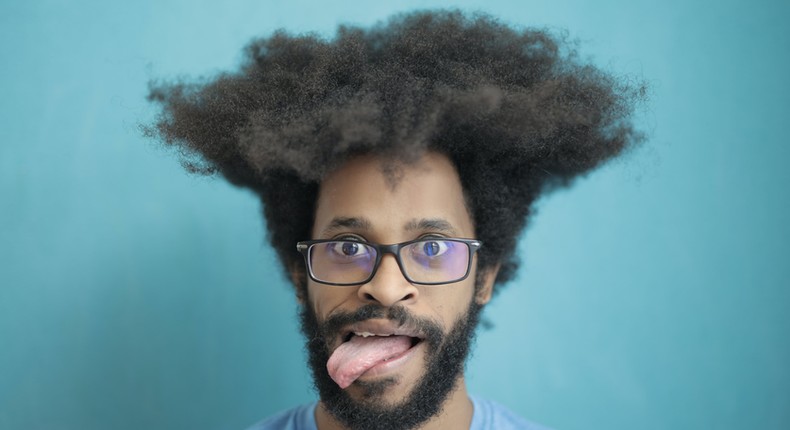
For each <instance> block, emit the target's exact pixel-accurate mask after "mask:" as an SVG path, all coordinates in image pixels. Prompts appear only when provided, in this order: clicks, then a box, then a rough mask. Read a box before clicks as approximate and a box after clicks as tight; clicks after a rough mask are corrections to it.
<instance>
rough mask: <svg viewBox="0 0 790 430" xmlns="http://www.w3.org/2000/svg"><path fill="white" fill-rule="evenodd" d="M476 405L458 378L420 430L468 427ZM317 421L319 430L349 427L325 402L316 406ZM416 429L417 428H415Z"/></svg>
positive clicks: (461, 380)
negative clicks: (440, 406)
mask: <svg viewBox="0 0 790 430" xmlns="http://www.w3.org/2000/svg"><path fill="white" fill-rule="evenodd" d="M473 413H474V407H473V406H472V401H471V400H469V395H468V394H467V392H466V383H465V382H464V378H463V376H461V377H460V378H458V381H457V382H456V384H455V388H454V389H453V391H451V392H450V395H449V396H447V399H445V401H444V403H443V404H442V408H441V410H440V411H439V413H438V414H437V415H435V416H434V417H433V418H431V419H430V420H429V421H426V422H425V423H423V424H422V425H421V426H420V427H417V429H419V430H441V429H468V428H469V426H470V425H471V424H472V414H473ZM315 421H316V425H317V426H318V430H347V427H345V426H343V425H342V424H341V423H339V422H338V421H337V420H336V419H335V417H333V416H332V414H330V413H329V411H327V410H326V408H325V407H324V404H323V402H319V403H318V407H316V408H315ZM415 430H416V429H415Z"/></svg>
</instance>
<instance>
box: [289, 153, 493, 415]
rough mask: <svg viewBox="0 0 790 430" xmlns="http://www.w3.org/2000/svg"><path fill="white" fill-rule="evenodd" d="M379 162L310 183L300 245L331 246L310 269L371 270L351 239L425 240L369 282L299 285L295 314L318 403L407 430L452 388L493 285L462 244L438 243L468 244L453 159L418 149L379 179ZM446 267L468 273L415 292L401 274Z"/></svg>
mask: <svg viewBox="0 0 790 430" xmlns="http://www.w3.org/2000/svg"><path fill="white" fill-rule="evenodd" d="M382 162H385V160H382V159H381V157H375V156H359V157H356V158H354V159H352V160H351V161H349V162H348V163H346V164H344V165H342V166H341V167H340V168H338V169H337V170H335V171H333V172H331V173H330V174H329V175H328V176H327V177H326V178H325V179H324V180H323V181H322V182H321V186H320V189H319V194H318V202H317V205H316V211H315V222H314V223H313V226H312V235H311V237H312V238H313V239H318V240H334V241H337V242H320V243H318V244H316V245H315V246H316V248H318V249H316V250H315V254H316V255H315V256H314V257H313V260H314V261H313V266H316V265H318V264H319V262H317V261H315V260H318V259H321V260H329V261H328V263H326V264H334V265H335V268H334V271H330V270H326V269H321V271H320V272H321V273H322V274H324V273H328V275H324V276H331V275H333V274H335V273H337V272H343V273H345V272H349V271H351V272H354V273H356V272H357V271H358V270H359V269H358V266H363V270H364V269H369V268H371V266H370V264H372V263H371V261H372V260H371V258H370V257H371V255H370V252H372V249H371V250H365V248H360V247H359V245H357V244H359V243H365V242H369V243H375V244H395V243H403V242H411V241H415V240H419V239H425V241H424V242H418V244H419V245H420V247H419V248H413V247H405V248H403V250H404V251H403V252H401V253H399V256H400V259H401V262H400V263H401V264H400V265H399V263H398V261H397V260H396V258H395V255H392V254H384V255H382V256H381V259H380V260H379V261H380V263H379V265H378V267H377V268H376V271H375V275H374V276H373V277H372V278H371V279H370V281H369V282H365V283H362V284H359V285H349V286H336V285H327V284H324V283H321V282H316V281H315V280H312V279H310V280H308V281H307V294H306V297H305V298H304V300H305V303H304V307H303V310H302V315H301V317H302V330H303V331H304V333H305V335H306V336H307V338H308V339H310V341H309V343H308V351H309V353H310V362H311V368H312V371H313V376H314V379H315V381H316V387H317V388H318V390H319V393H320V395H321V399H322V402H323V404H324V405H325V407H326V408H327V409H328V410H329V411H330V412H331V413H332V414H333V415H334V416H336V417H337V418H338V419H339V420H340V421H341V422H344V423H345V424H346V425H348V426H349V427H353V428H360V429H362V428H380V429H396V428H413V427H414V426H415V425H416V424H418V423H420V422H423V421H425V420H427V419H429V418H430V417H432V416H434V415H435V414H436V413H437V412H438V410H439V408H440V407H441V405H442V403H443V402H444V400H445V399H446V398H447V396H448V395H449V394H450V392H451V391H452V390H453V388H455V387H456V385H457V384H458V383H459V378H460V377H461V374H462V370H463V364H464V360H465V359H466V356H467V351H468V348H469V343H470V341H471V338H472V335H473V333H474V329H475V326H476V323H477V315H478V313H479V311H480V309H481V307H482V305H484V304H485V303H486V302H488V300H489V299H490V297H491V289H492V287H493V281H494V278H495V277H496V268H491V269H489V270H488V271H487V272H478V267H477V264H476V263H477V260H476V257H475V256H474V255H473V254H467V253H466V252H467V251H468V248H467V245H466V244H463V243H461V242H451V241H443V239H448V238H473V237H475V229H474V222H473V220H472V217H471V213H470V212H469V209H468V207H467V205H466V199H465V197H464V191H463V188H462V186H461V182H460V179H459V177H458V174H457V172H456V170H455V167H454V166H453V164H452V162H451V161H450V160H449V159H448V158H447V157H446V156H444V155H442V154H440V153H436V152H430V153H426V154H424V155H423V156H421V157H420V158H418V159H417V160H415V161H414V162H413V163H411V164H409V165H400V166H392V167H393V168H394V169H396V171H397V180H393V179H392V178H391V177H388V176H386V175H385V173H384V172H383V171H382ZM341 241H342V242H341ZM340 244H345V245H350V246H345V247H344V246H342V245H340ZM329 246H331V247H330V248H329V249H326V248H327V247H329ZM483 246H485V244H483ZM368 251H370V252H368ZM325 254H327V255H325ZM428 254H430V255H428ZM467 255H469V256H470V257H471V258H468V259H467V258H464V257H466V256H467ZM431 258H432V259H431ZM429 259H431V261H430V262H427V261H426V260H429ZM415 260H416V261H417V262H416V263H410V261H415ZM448 265H450V266H452V267H450V272H454V273H461V272H464V273H466V269H467V268H468V269H469V270H468V276H466V278H464V279H462V280H460V281H455V282H450V283H446V284H440V285H420V284H415V283H412V282H409V281H407V280H406V277H405V276H404V273H403V270H405V271H406V272H407V274H408V275H409V276H410V277H412V278H414V277H419V276H420V275H421V274H422V272H425V271H434V272H440V274H441V273H444V272H441V270H442V269H443V268H446V267H447V266H448ZM459 265H464V267H458V266H459ZM349 266H351V267H350V268H349ZM442 266H444V267H442ZM401 267H403V269H402V268H401ZM418 270H419V271H421V272H418ZM450 272H447V273H450ZM457 276H460V275H457ZM422 279H425V278H422ZM446 279H447V280H453V279H451V278H446ZM332 280H334V281H337V280H339V279H332ZM431 280H432V281H437V282H438V281H441V279H440V278H434V279H431ZM330 357H331V358H330ZM385 359H386V361H385Z"/></svg>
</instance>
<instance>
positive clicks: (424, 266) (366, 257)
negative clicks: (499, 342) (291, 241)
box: [296, 237, 481, 286]
mask: <svg viewBox="0 0 790 430" xmlns="http://www.w3.org/2000/svg"><path fill="white" fill-rule="evenodd" d="M480 246H481V243H480V241H477V240H474V239H449V238H436V237H434V238H423V239H417V240H411V241H408V242H403V243H396V244H393V245H378V244H375V243H368V242H362V241H355V240H331V239H330V240H308V241H304V242H299V243H297V244H296V249H297V250H299V252H301V253H302V255H304V261H305V264H306V265H307V272H308V274H309V275H310V279H312V280H313V281H316V282H320V283H322V284H328V285H344V286H347V285H361V284H365V283H368V282H369V281H370V280H371V279H373V277H374V276H375V275H376V270H378V268H379V264H380V263H381V257H382V255H383V254H392V255H394V256H395V260H397V262H398V266H399V267H400V270H401V273H403V276H404V277H405V278H406V280H408V281H409V282H411V283H413V284H421V285H439V284H449V283H452V282H458V281H462V280H464V279H466V277H467V276H469V269H470V267H471V263H472V255H474V253H475V251H477V250H478V249H479V248H480Z"/></svg>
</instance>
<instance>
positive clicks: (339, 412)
mask: <svg viewBox="0 0 790 430" xmlns="http://www.w3.org/2000/svg"><path fill="white" fill-rule="evenodd" d="M481 309H482V306H480V305H478V304H477V303H476V302H475V301H474V300H472V302H471V304H470V306H469V309H468V310H467V312H466V313H465V314H464V315H461V317H460V318H459V319H458V320H457V321H456V322H455V324H454V325H453V327H452V328H451V329H450V331H449V332H447V333H446V334H445V333H444V332H443V331H442V329H441V326H439V325H438V324H437V323H436V322H435V321H432V320H430V319H425V318H419V317H416V316H414V315H412V314H411V313H410V312H409V311H408V310H406V308H404V307H401V306H396V307H392V308H384V307H381V306H378V305H366V306H363V307H361V308H360V309H358V310H357V311H356V312H353V313H341V314H336V315H333V316H331V317H330V318H328V319H327V321H325V322H319V321H318V319H317V318H316V316H315V313H314V312H313V310H312V309H310V307H309V306H307V305H306V306H303V307H302V310H301V313H300V319H301V327H302V332H303V333H304V335H305V336H306V338H307V339H306V340H307V341H306V348H307V352H308V356H309V364H310V370H311V371H312V374H313V383H314V385H315V387H316V389H317V390H318V394H319V396H320V397H321V401H322V403H323V404H324V407H326V409H327V411H328V412H329V413H330V414H332V416H334V417H335V418H336V419H337V420H338V421H339V422H340V423H342V424H343V425H345V426H346V427H347V428H349V429H351V430H369V429H380V430H406V429H413V428H415V427H417V426H418V425H420V424H423V423H425V422H426V421H428V420H430V419H431V418H433V417H435V416H436V415H438V414H439V412H441V409H442V406H443V405H444V402H445V401H446V400H447V398H448V397H449V395H450V393H451V392H452V390H453V388H454V387H455V384H456V382H457V380H458V378H459V377H460V376H461V374H462V373H463V370H464V363H465V362H466V358H467V356H468V353H469V349H470V346H471V344H472V342H473V340H474V336H475V329H476V327H477V323H478V320H479V316H480V310H481ZM371 318H388V319H390V320H393V321H396V322H398V323H399V324H401V325H411V326H413V327H416V328H418V329H420V331H421V332H422V333H424V334H425V339H424V340H423V343H425V344H426V363H425V377H423V378H421V379H420V381H419V383H417V385H416V386H415V387H414V388H413V389H412V391H411V393H409V394H408V396H407V397H406V399H404V400H403V401H402V402H400V403H398V404H396V405H389V406H385V405H382V402H377V401H376V400H377V399H376V398H377V397H378V396H379V395H381V394H382V393H383V392H384V391H385V390H386V389H387V388H388V387H390V386H391V385H392V384H394V383H395V382H396V381H395V380H394V379H383V380H380V381H375V382H363V381H356V382H354V384H355V385H356V386H357V387H360V388H362V391H363V394H364V395H363V397H364V400H355V399H353V398H351V396H349V395H348V393H346V391H344V390H343V389H341V388H340V387H339V386H338V385H337V384H336V383H335V381H333V380H332V378H331V377H330V376H329V372H328V371H327V368H326V363H327V361H328V360H329V356H330V351H329V347H328V345H329V340H330V339H335V338H336V337H337V336H338V333H339V329H340V328H341V327H343V326H347V325H348V324H352V323H354V322H360V321H365V320H368V319H371Z"/></svg>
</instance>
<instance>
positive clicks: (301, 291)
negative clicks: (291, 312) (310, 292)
mask: <svg viewBox="0 0 790 430" xmlns="http://www.w3.org/2000/svg"><path fill="white" fill-rule="evenodd" d="M288 274H289V275H290V277H291V284H293V287H294V291H295V292H296V300H298V301H299V304H300V305H304V304H305V301H306V300H307V297H306V295H307V274H306V273H305V272H304V270H303V269H302V267H301V266H300V265H299V264H294V265H292V266H291V267H290V269H289V270H288Z"/></svg>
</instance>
